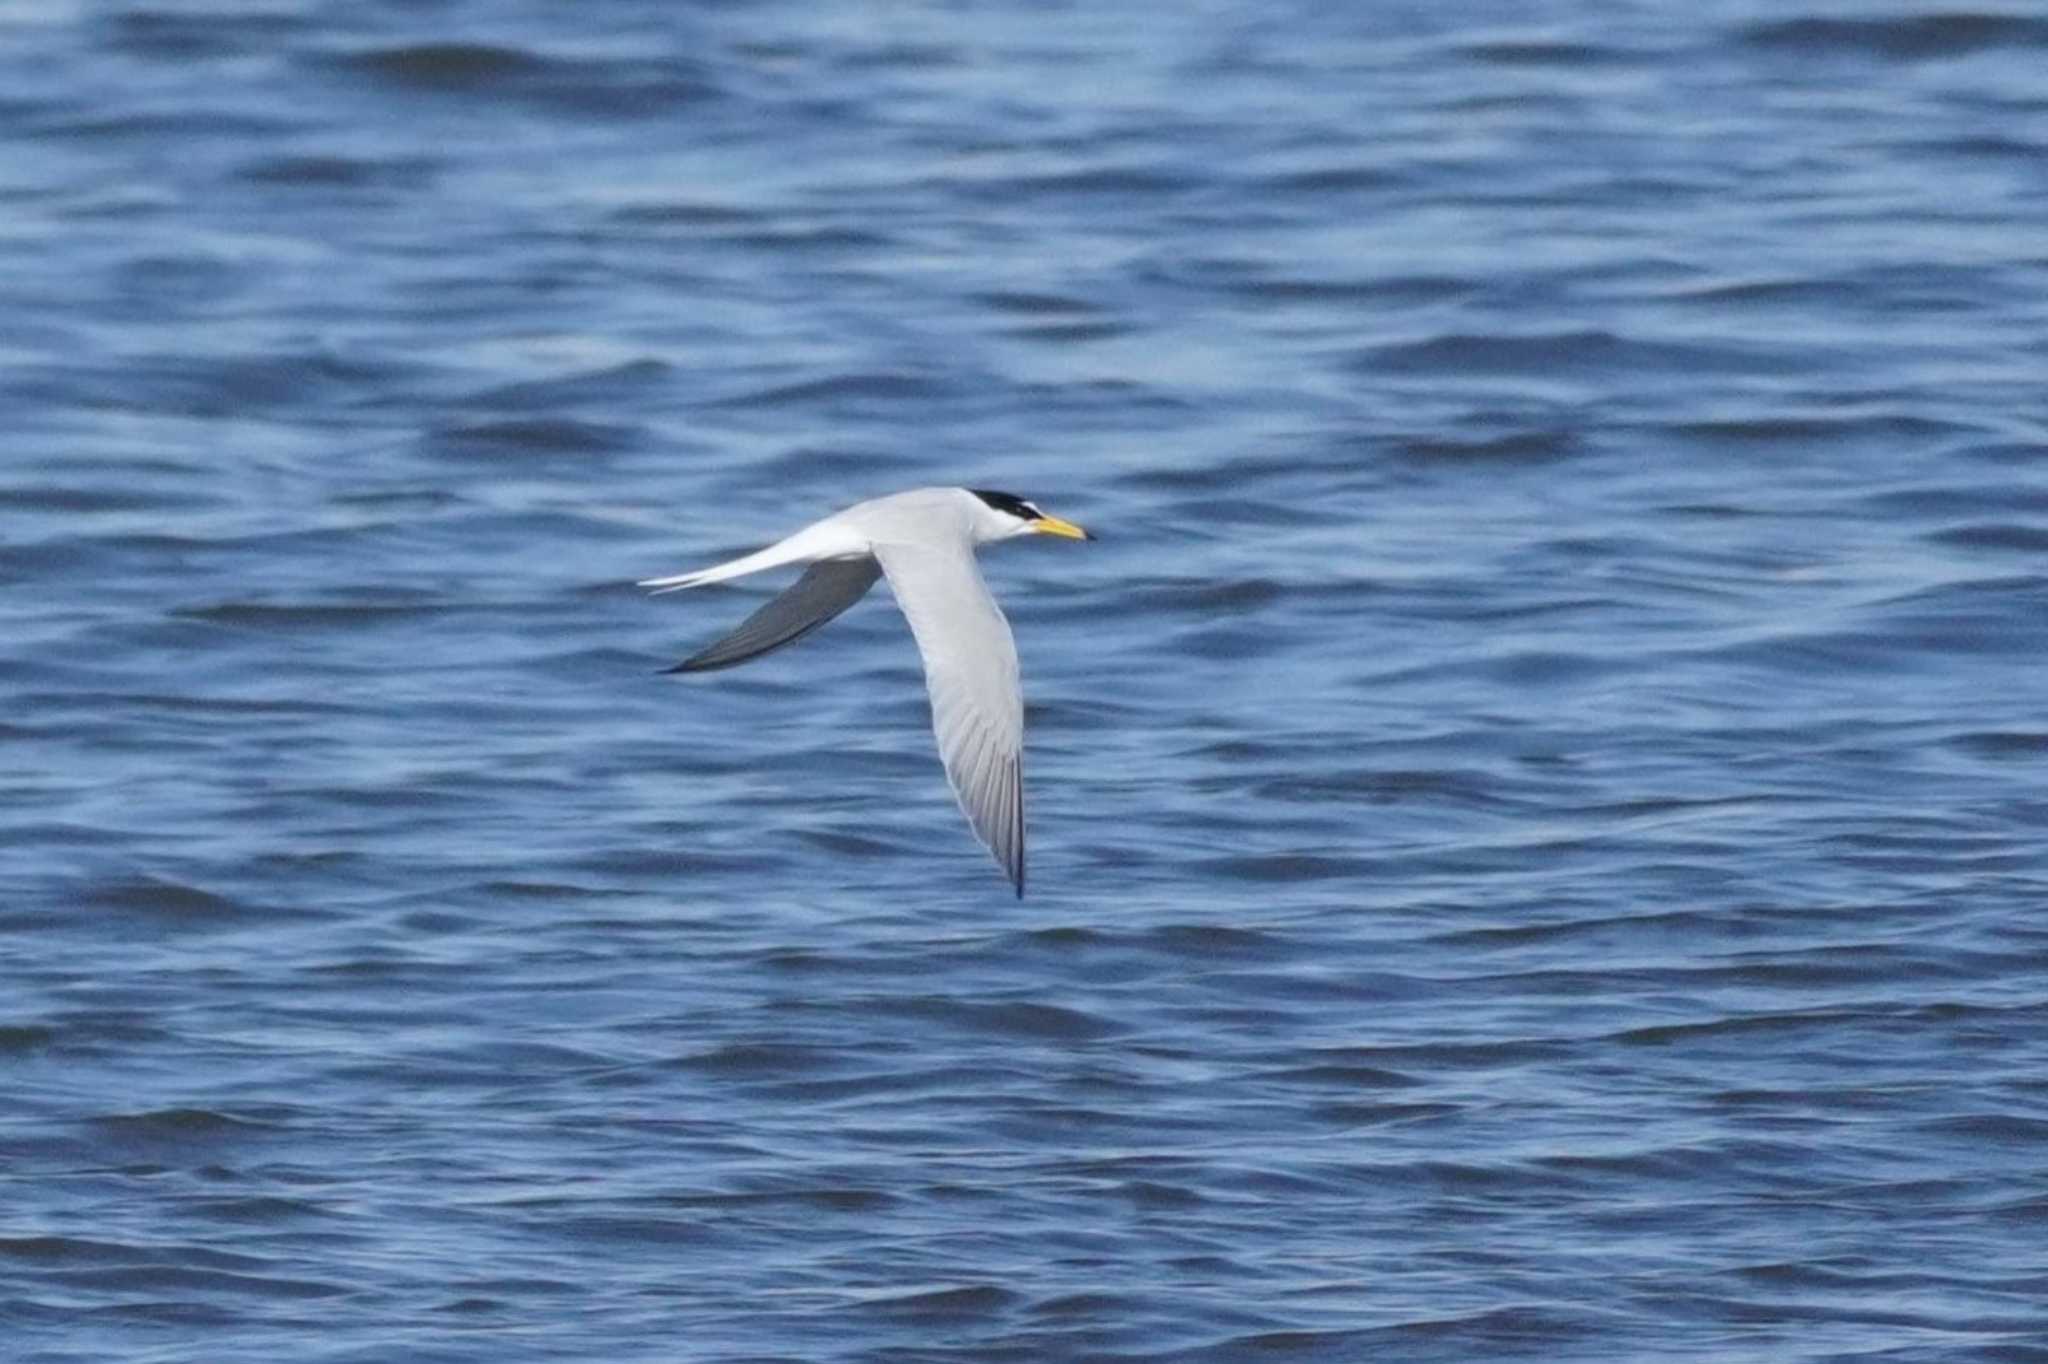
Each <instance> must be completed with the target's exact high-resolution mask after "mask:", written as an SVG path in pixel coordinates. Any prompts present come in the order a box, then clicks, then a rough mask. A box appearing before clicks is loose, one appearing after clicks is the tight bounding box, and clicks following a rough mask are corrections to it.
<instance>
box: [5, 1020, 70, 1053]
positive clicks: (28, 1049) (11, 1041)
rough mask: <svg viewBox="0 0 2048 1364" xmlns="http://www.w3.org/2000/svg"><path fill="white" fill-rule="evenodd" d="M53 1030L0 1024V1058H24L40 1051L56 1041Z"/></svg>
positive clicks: (24, 1025) (55, 1033) (23, 1025)
mask: <svg viewBox="0 0 2048 1364" xmlns="http://www.w3.org/2000/svg"><path fill="white" fill-rule="evenodd" d="M57 1036H58V1034H57V1032H56V1030H55V1029H53V1028H45V1027H41V1026H38V1025H36V1024H32V1023H31V1024H0V1056H25V1055H29V1054H31V1053H33V1052H38V1051H42V1050H43V1049H45V1048H47V1047H49V1046H50V1045H51V1044H53V1043H54V1042H55V1041H56V1040H57Z"/></svg>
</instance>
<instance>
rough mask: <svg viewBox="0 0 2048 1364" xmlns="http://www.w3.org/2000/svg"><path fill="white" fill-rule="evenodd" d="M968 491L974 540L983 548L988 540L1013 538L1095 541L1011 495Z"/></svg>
mask: <svg viewBox="0 0 2048 1364" xmlns="http://www.w3.org/2000/svg"><path fill="white" fill-rule="evenodd" d="M967 491H968V493H969V495H971V496H972V497H973V498H974V501H975V507H974V513H975V515H974V538H975V539H976V540H978V541H980V542H982V543H984V544H986V543H988V542H989V541H991V540H1007V539H1009V538H1010V537H1011V536H1013V535H1059V536H1064V537H1065V538H1066V539H1069V540H1093V539H1094V538H1095V537H1094V536H1093V535H1090V534H1089V533H1088V532H1087V531H1085V530H1082V529H1081V528H1080V527H1079V526H1077V525H1075V524H1074V523H1073V522H1071V521H1062V520H1060V519H1059V518H1058V517H1057V516H1047V515H1046V514H1045V513H1044V512H1042V511H1040V510H1039V509H1038V507H1037V506H1036V505H1035V504H1033V503H1030V502H1026V501H1025V500H1024V499H1023V498H1021V497H1018V496H1017V495H1016V494H1014V493H997V492H990V491H989V490H988V489H986V488H969V489H968V490H967Z"/></svg>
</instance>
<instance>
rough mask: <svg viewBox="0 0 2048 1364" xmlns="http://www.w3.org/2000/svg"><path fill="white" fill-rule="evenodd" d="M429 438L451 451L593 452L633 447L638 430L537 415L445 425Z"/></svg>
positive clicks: (468, 453) (441, 448)
mask: <svg viewBox="0 0 2048 1364" xmlns="http://www.w3.org/2000/svg"><path fill="white" fill-rule="evenodd" d="M431 441H432V444H433V446H434V448H435V449H437V450H440V451H443V452H445V453H447V454H452V455H484V456H488V455H506V454H511V455H596V454H608V453H611V452H613V451H618V450H626V449H630V448H632V447H633V446H634V445H636V444H638V443H639V432H638V431H637V430H636V429H635V428H633V427H631V426H622V425H620V424H618V423H615V422H595V421H578V420H576V419H575V418H571V417H553V416H536V417H532V418H528V419H523V420H521V419H514V420H510V421H496V422H480V423H477V424H475V425H471V426H454V427H445V428H443V429H442V430H440V431H437V432H435V433H434V434H433V436H432V437H431Z"/></svg>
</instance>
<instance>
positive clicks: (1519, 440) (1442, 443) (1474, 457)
mask: <svg viewBox="0 0 2048 1364" xmlns="http://www.w3.org/2000/svg"><path fill="white" fill-rule="evenodd" d="M1393 448H1394V452H1395V453H1396V454H1397V455H1399V456H1400V457H1401V458H1402V459H1412V460H1416V461H1419V462H1422V463H1431V464H1434V463H1488V464H1491V463H1501V464H1547V463H1550V462H1551V461H1554V460H1560V459H1569V458H1571V457H1572V456H1573V455H1575V454H1578V453H1579V452H1580V449H1581V446H1580V442H1579V438H1578V436H1577V434H1576V433H1574V432H1571V431H1522V432H1512V433H1508V434H1505V435H1499V436H1492V437H1480V438H1477V439H1472V440H1453V439H1445V438H1443V437H1434V438H1427V439H1425V438H1417V437H1411V438H1408V439H1406V440H1402V441H1399V442H1397V443H1396V444H1395V446H1394V447H1393Z"/></svg>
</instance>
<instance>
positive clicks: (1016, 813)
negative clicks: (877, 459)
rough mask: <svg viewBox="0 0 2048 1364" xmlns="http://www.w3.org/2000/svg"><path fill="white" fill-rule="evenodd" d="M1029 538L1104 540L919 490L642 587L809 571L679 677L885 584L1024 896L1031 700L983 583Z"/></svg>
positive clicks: (977, 814) (976, 820) (1009, 501)
mask: <svg viewBox="0 0 2048 1364" xmlns="http://www.w3.org/2000/svg"><path fill="white" fill-rule="evenodd" d="M1019 535H1057V536H1062V537H1064V538H1066V539H1069V540H1092V539H1094V538H1095V537H1094V536H1093V535H1090V534H1089V533H1088V532H1087V531H1085V530H1082V529H1081V528H1080V527H1079V526H1077V525H1075V524H1074V523H1073V522H1071V521H1062V520H1060V519H1059V518H1058V517H1057V516H1047V515H1046V514H1045V513H1044V512H1042V511H1040V510H1039V509H1038V508H1037V506H1035V505H1034V504H1032V503H1030V502H1027V501H1025V500H1024V499H1023V498H1021V497H1017V496H1015V495H1014V494H1011V493H998V492H989V491H987V490H985V489H981V488H918V489H915V490H913V491H911V492H905V493H896V494H893V495H891V496H889V497H878V498H875V499H874V500H873V501H870V502H859V503H856V504H854V505H853V506H851V507H848V508H847V509H846V510H845V511H842V512H839V513H837V514H835V515H832V516H828V517H826V518H825V519H824V520H822V521H814V522H812V523H811V524H810V525H808V526H805V527H804V528H803V529H802V530H800V531H798V532H797V533H796V534H794V535H791V536H789V537H788V538H787V539H784V540H779V541H777V542H776V543H775V544H772V545H770V546H768V548H766V549H764V550H759V551H757V552H756V553H753V554H747V555H742V556H741V557H740V558H737V559H732V560H729V561H727V562H725V563H722V564H716V565H713V566H712V567H710V568H700V569H698V570H697V571H696V572H694V573H678V574H676V575H674V576H673V577H667V578H648V579H646V580H644V581H643V582H641V583H640V584H639V585H640V586H641V587H646V588H651V589H653V590H654V591H655V592H657V593H659V592H678V591H681V590H682V589H684V588H686V587H702V586H704V585H705V584H706V583H718V582H725V581H727V580H728V579H731V578H738V577H742V576H744V575H746V574H749V573H759V572H761V571H762V570H763V569H770V568H780V567H782V566H783V565H785V564H809V565H810V567H809V568H808V569H806V570H805V571H804V575H803V576H802V577H801V578H798V579H797V580H796V584H795V585H794V586H793V587H791V588H790V589H789V590H788V591H786V592H784V593H783V594H782V595H781V596H779V597H776V598H775V599H774V600H773V601H771V602H769V603H768V604H767V605H766V606H764V607H762V608H761V609H760V610H758V611H756V612H755V613H754V614H753V615H751V616H749V617H747V618H746V620H745V621H743V622H741V624H740V627H739V629H737V630H735V631H733V632H732V633H731V634H729V635H727V636H726V637H725V638H723V639H721V640H719V641H718V642H717V643H715V644H712V645H711V646H710V647H708V648H706V649H704V650H702V651H700V652H698V653H696V654H693V655H691V656H690V657H689V658H686V659H684V660H683V661H682V662H681V663H678V664H677V665H676V666H675V667H673V668H668V669H664V671H666V672H671V673H695V672H709V671H711V670H712V669H715V668H730V667H732V666H733V665H735V664H738V663H745V662H746V661H747V660H749V659H753V658H759V657H760V656H761V655H763V654H765V653H768V652H770V651H771V650H775V649H779V648H781V647H782V646H783V645H785V644H794V643H795V642H796V641H797V640H799V639H802V638H803V637H804V636H805V635H808V634H809V633H811V631H813V630H815V629H817V628H818V627H819V626H821V625H823V624H825V623H826V622H827V621H829V620H831V619H832V618H833V617H834V616H837V615H838V614H839V613H840V612H842V611H844V610H846V608H847V607H849V606H852V605H853V604H854V603H855V602H857V601H859V600H860V599H861V598H862V597H863V596H865V595H866V594H867V590H868V589H869V588H870V587H873V586H874V585H875V579H877V578H880V577H884V576H886V577H887V578H888V579H889V587H890V589H891V590H892V591H894V592H895V594H896V604H897V605H898V606H899V607H901V608H902V610H903V615H904V618H905V619H906V620H908V621H909V622H910V633H911V635H912V636H913V637H914V638H915V639H916V640H917V651H918V653H919V654H921V655H923V657H924V677H925V688H926V690H927V691H928V692H930V694H931V703H932V729H933V730H934V731H935V732H936V733H937V735H938V740H939V758H940V761H941V762H943V763H944V765H945V768H946V780H947V781H948V782H949V783H951V785H952V787H953V795H954V797H955V798H956V799H958V800H959V802H960V809H961V810H962V811H963V812H964V813H965V814H966V816H967V822H968V823H969V824H970V825H972V826H973V828H974V832H975V835H976V837H978V838H980V839H981V841H982V842H983V843H984V844H986V845H987V847H988V850H989V851H990V852H991V853H993V854H994V855H995V859H996V861H997V863H998V864H1000V865H1001V867H1002V869H1003V872H1004V874H1005V875H1006V876H1008V877H1009V878H1010V883H1011V884H1012V885H1014V886H1015V887H1016V888H1017V898H1018V899H1020V900H1021V899H1023V898H1024V694H1023V691H1022V689H1021V688H1020V687H1019V686H1018V682H1017V645H1016V641H1015V640H1013V639H1012V638H1011V636H1010V623H1009V622H1008V621H1007V620H1005V619H1003V612H1002V608H1001V607H999V606H997V605H996V599H995V598H994V597H993V596H991V595H990V594H989V590H988V584H987V583H985V582H983V581H982V578H981V569H980V566H979V565H978V564H977V563H976V562H975V558H974V554H975V551H976V550H977V549H978V548H980V547H981V546H982V545H986V544H992V543H994V542H995V541H997V540H1009V539H1014V538H1015V537H1017V536H1019Z"/></svg>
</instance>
